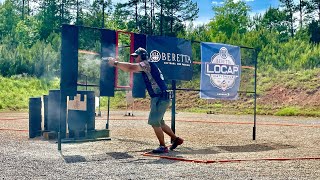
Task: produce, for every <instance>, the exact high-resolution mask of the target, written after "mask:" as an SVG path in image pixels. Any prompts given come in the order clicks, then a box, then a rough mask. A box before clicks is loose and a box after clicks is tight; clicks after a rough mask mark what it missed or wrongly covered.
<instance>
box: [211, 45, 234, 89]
mask: <svg viewBox="0 0 320 180" xmlns="http://www.w3.org/2000/svg"><path fill="white" fill-rule="evenodd" d="M205 70H206V71H205V72H206V75H207V76H209V77H210V83H211V84H212V85H213V86H214V87H217V88H219V89H221V90H222V91H226V90H227V89H230V88H232V87H233V86H234V84H235V82H236V79H237V78H238V77H239V65H236V64H235V60H234V58H233V56H232V55H230V54H229V52H228V49H227V48H225V47H222V48H221V49H220V51H219V53H217V54H214V55H213V56H212V57H211V62H210V63H206V64H205Z"/></svg>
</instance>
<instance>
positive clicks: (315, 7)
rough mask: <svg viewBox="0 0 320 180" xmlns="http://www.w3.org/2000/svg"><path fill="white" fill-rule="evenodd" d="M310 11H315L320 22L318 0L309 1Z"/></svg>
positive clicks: (319, 2)
mask: <svg viewBox="0 0 320 180" xmlns="http://www.w3.org/2000/svg"><path fill="white" fill-rule="evenodd" d="M310 9H311V10H314V11H317V14H318V20H320V0H311V3H310Z"/></svg>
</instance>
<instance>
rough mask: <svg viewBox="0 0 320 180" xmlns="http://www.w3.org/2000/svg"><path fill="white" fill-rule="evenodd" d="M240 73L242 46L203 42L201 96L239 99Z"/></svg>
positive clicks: (204, 97)
mask: <svg viewBox="0 0 320 180" xmlns="http://www.w3.org/2000/svg"><path fill="white" fill-rule="evenodd" d="M240 75H241V57H240V47H237V46H232V45H226V44H217V43H207V42H203V43H201V81H200V98H203V99H228V100H235V99H237V98H238V90H239V87H240Z"/></svg>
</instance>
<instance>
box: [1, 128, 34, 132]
mask: <svg viewBox="0 0 320 180" xmlns="http://www.w3.org/2000/svg"><path fill="white" fill-rule="evenodd" d="M0 131H20V132H29V130H26V129H0Z"/></svg>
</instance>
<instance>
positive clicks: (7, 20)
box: [0, 0, 19, 40]
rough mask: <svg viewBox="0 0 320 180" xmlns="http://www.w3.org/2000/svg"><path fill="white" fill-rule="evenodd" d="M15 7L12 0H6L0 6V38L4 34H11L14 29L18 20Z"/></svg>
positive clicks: (0, 38)
mask: <svg viewBox="0 0 320 180" xmlns="http://www.w3.org/2000/svg"><path fill="white" fill-rule="evenodd" d="M16 10H17V8H16V5H15V4H14V1H13V0H6V1H5V2H4V4H3V5H1V6H0V40H2V39H3V37H5V36H11V37H12V36H13V35H14V33H13V31H14V29H15V27H16V26H17V23H18V21H19V18H18V14H17V11H16Z"/></svg>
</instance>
